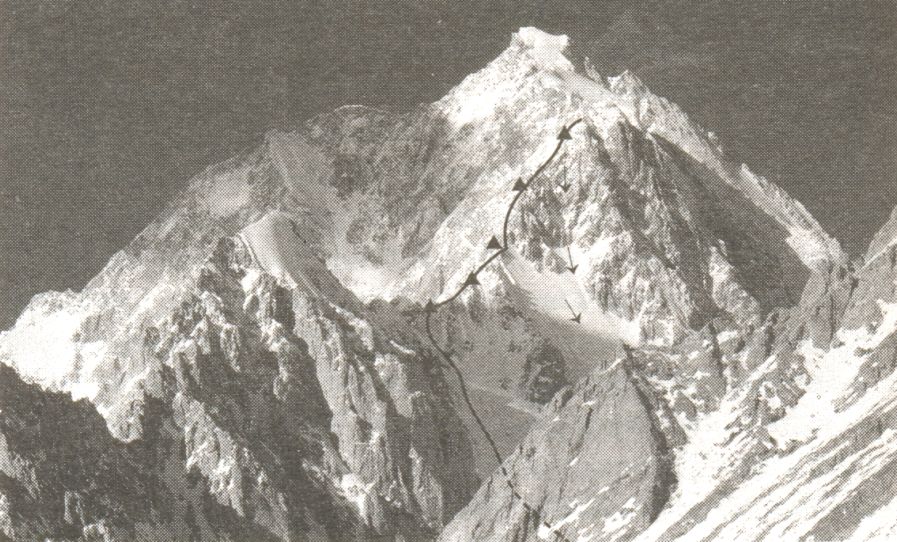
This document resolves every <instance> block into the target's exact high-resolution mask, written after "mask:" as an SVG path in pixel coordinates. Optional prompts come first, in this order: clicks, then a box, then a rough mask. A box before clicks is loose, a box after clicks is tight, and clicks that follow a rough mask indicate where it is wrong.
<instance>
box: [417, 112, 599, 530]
mask: <svg viewBox="0 0 897 542" xmlns="http://www.w3.org/2000/svg"><path fill="white" fill-rule="evenodd" d="M580 122H582V119H577V120H575V121H573V122H572V123H571V124H570V125H568V126H564V127H563V128H561V131H560V133H559V134H558V136H557V139H558V143H557V146H555V148H554V152H552V153H551V156H549V157H548V159H547V160H545V161H544V162H542V164H541V165H539V167H538V168H536V171H535V172H533V174H532V175H530V176H529V178H528V179H527V180H526V182H523V179H522V178H520V179H517V182H515V183H514V187H513V190H514V191H515V192H517V193H516V194H514V198H513V199H512V200H511V204H510V205H509V206H508V211H507V213H505V219H504V223H503V224H502V236H501V238H502V241H501V243H499V242H498V239H496V238H495V237H494V236H493V237H492V239H490V241H489V244H488V245H487V248H490V249H494V250H495V251H496V252H494V253H493V254H492V255H491V256H489V257H488V258H487V259H486V260H485V261H484V262H483V263H481V264H480V265H479V267H477V268H476V270H475V271H473V272H472V273H470V274H469V275H468V276H467V279H466V280H465V281H464V284H462V285H461V287H460V288H459V289H458V290H457V291H456V292H455V293H454V294H452V295H451V296H449V297H448V298H446V299H444V300H442V301H439V302H434V301H433V300H432V299H430V300H428V301H427V304H426V305H425V306H424V328H425V330H426V333H427V339H429V341H430V343H431V344H432V345H433V348H435V349H436V351H437V352H439V355H440V356H441V357H442V358H443V359H444V360H445V362H446V363H447V364H448V366H449V367H450V368H451V369H452V371H454V373H455V376H456V377H457V378H458V383H459V385H460V388H461V396H462V398H463V399H464V403H465V404H466V405H467V410H469V411H470V414H471V416H473V419H474V421H475V422H476V424H477V427H479V429H480V432H481V433H482V434H483V436H484V437H486V440H487V441H488V443H489V447H490V448H491V449H492V454H493V455H494V456H495V460H496V461H497V462H498V468H499V470H500V471H501V474H502V476H504V477H505V481H506V483H507V485H508V488H510V490H511V495H512V496H513V498H515V499H517V500H519V501H520V503H521V504H522V505H523V508H524V509H525V510H526V511H527V513H528V514H531V515H532V516H533V517H534V518H535V520H536V523H539V524H541V525H543V526H545V527H547V528H548V529H551V530H554V528H553V527H552V526H551V524H550V523H549V522H548V521H545V520H540V517H541V514H540V512H539V511H538V510H536V509H534V508H533V507H532V506H530V505H529V503H528V502H526V500H525V499H524V498H523V496H522V495H521V494H520V492H519V491H518V490H517V486H516V485H515V484H514V481H513V480H512V479H511V475H510V473H508V470H507V469H506V468H505V465H504V458H502V456H501V452H499V451H498V445H497V444H496V443H495V439H494V438H493V437H492V434H491V433H490V432H489V429H487V428H486V424H484V423H483V420H482V419H481V418H480V415H479V413H478V412H477V410H476V408H475V407H474V406H473V402H472V401H471V400H470V395H469V394H468V391H467V384H466V382H465V380H464V374H463V373H462V372H461V369H459V368H458V365H457V364H456V363H455V361H454V360H453V359H452V354H453V353H452V352H450V351H446V350H445V349H444V348H443V347H442V346H440V344H439V342H438V341H437V340H436V338H435V337H434V336H433V330H432V327H431V323H430V320H431V317H432V316H433V315H434V314H436V312H437V311H438V310H439V308H440V307H442V306H443V305H447V304H448V303H451V302H452V301H454V300H455V299H457V298H458V296H460V295H461V294H462V293H463V292H464V290H466V289H467V288H469V287H471V286H478V285H479V284H480V282H479V280H478V279H477V275H478V274H479V273H480V271H482V270H483V269H485V268H486V266H487V265H489V264H490V263H492V262H493V261H495V260H496V259H497V258H498V257H499V256H501V255H502V254H504V253H505V251H507V250H508V224H509V222H510V218H511V211H513V210H514V206H515V205H516V204H517V201H518V200H519V199H520V196H521V194H523V193H524V192H525V191H526V190H527V189H528V188H529V187H530V185H532V183H533V182H534V181H535V180H536V178H537V177H538V176H539V175H540V174H541V173H542V172H543V171H544V170H545V168H546V167H548V165H549V164H551V162H552V161H553V160H554V159H555V157H556V156H557V155H558V152H560V150H561V147H563V146H564V143H565V142H567V141H569V140H571V139H573V137H572V136H571V135H570V130H571V129H573V128H574V127H575V126H576V125H577V124H579V123H580ZM565 301H566V300H565ZM568 306H569V304H568ZM571 310H572V308H571ZM574 321H576V322H577V323H578V322H579V320H578V319H575V320H574ZM554 536H555V538H556V540H560V541H562V542H570V540H569V539H568V538H567V537H565V536H564V535H563V534H562V533H561V532H560V531H554Z"/></svg>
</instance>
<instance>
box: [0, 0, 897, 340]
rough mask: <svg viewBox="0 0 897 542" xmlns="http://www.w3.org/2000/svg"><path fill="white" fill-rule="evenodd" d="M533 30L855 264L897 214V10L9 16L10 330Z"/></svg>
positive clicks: (131, 8)
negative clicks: (357, 121)
mask: <svg viewBox="0 0 897 542" xmlns="http://www.w3.org/2000/svg"><path fill="white" fill-rule="evenodd" d="M524 25H533V26H538V27H540V28H542V29H544V30H547V31H552V32H563V33H567V34H569V35H570V36H571V37H572V38H573V39H574V40H575V44H576V50H575V51H574V52H575V54H576V55H583V54H585V55H588V56H589V57H590V58H591V60H592V61H593V63H594V64H596V65H597V66H598V67H599V68H600V69H602V70H603V71H604V72H605V73H608V74H615V73H616V72H618V71H620V70H621V69H623V68H626V67H628V68H630V69H633V70H634V71H635V72H636V73H637V74H639V75H640V76H641V77H642V78H643V79H644V80H645V81H646V82H647V83H648V85H649V86H651V88H652V89H653V90H654V91H655V92H656V93H658V94H661V95H664V96H667V97H669V98H671V99H672V100H673V101H675V102H678V103H679V104H680V105H681V106H682V107H683V108H684V109H685V110H686V111H687V112H689V114H690V115H691V116H692V117H693V118H695V119H696V120H698V121H699V122H700V123H701V124H703V125H704V126H705V127H706V128H708V129H710V130H713V131H715V132H717V133H718V134H719V136H720V138H721V139H722V142H723V144H724V146H725V147H726V149H727V151H728V152H729V153H730V154H731V155H732V156H733V157H734V158H736V159H737V160H741V161H746V162H748V163H749V165H750V166H751V168H752V169H753V170H755V171H756V172H759V173H761V174H764V175H766V176H768V177H769V178H770V179H772V180H773V181H775V182H777V183H779V184H780V185H782V186H783V187H784V188H786V189H787V190H788V191H789V192H790V193H791V194H792V195H794V196H795V197H797V198H798V199H799V200H801V201H802V202H803V203H804V204H805V205H806V206H807V207H808V208H809V209H810V211H811V212H812V213H813V214H814V215H815V216H816V217H817V218H818V219H819V221H820V222H821V223H822V224H823V226H825V227H826V228H827V229H828V230H829V231H830V232H831V233H832V234H834V235H835V236H837V237H838V238H839V239H840V240H841V241H842V243H843V244H844V245H845V247H846V248H847V249H848V250H849V251H850V252H851V253H852V254H854V255H857V254H859V253H861V252H862V250H863V249H864V248H865V245H866V243H868V240H869V237H870V236H871V234H872V232H874V231H875V230H876V229H877V228H878V226H879V225H880V224H881V223H882V222H883V221H884V219H885V217H886V215H887V213H888V211H889V210H890V209H891V208H892V207H893V206H894V205H895V204H897V179H895V171H897V127H895V126H897V125H895V115H897V79H895V78H897V75H895V74H897V40H895V29H897V7H895V3H894V2H893V1H887V2H873V1H858V2H840V1H839V2H808V1H803V0H792V1H787V2H764V1H752V2H731V1H728V2H727V1H717V2H683V1H664V2H660V1H648V0H644V1H635V2H632V1H626V2H623V1H620V0H614V1H605V2H600V1H576V0H566V1H563V2H561V1H552V0H539V1H533V0H525V1H514V2H511V1H507V0H498V1H496V0H492V1H487V2H466V1H460V2H447V1H426V0H418V1H414V2H410V1H405V2H377V3H375V2H362V1H356V0H352V1H349V0H336V1H297V2H288V1H286V0H259V1H245V2H240V3H237V2H230V1H222V0H217V1H215V2H209V1H206V0H197V1H195V2H189V1H183V0H179V1H173V2H150V1H146V0H141V1H139V2H137V1H132V0H124V1H122V0H107V1H91V2H69V1H63V0H58V1H52V2H40V1H35V0H25V1H8V0H0V328H3V327H7V326H9V325H11V323H12V322H13V320H14V318H15V316H16V315H17V314H18V313H19V312H20V311H21V309H22V307H23V306H24V305H25V303H27V300H28V299H29V298H30V297H31V296H32V295H33V294H35V293H37V292H41V291H45V290H48V289H65V288H75V289H78V288H81V287H82V286H83V285H84V284H85V282H86V281H87V280H88V279H89V278H90V277H92V276H93V275H95V274H96V273H97V272H98V271H99V270H100V269H101V268H102V266H103V264H104V263H105V262H106V261H107V260H108V258H109V257H110V256H111V255H112V254H113V253H114V252H115V251H116V250H118V249H119V248H121V247H122V246H124V245H125V244H126V243H127V242H128V241H129V240H130V239H131V238H133V237H134V236H135V235H136V234H137V232H139V231H140V230H141V229H142V228H143V227H144V226H145V225H146V224H147V223H148V222H149V221H150V220H151V219H152V218H153V217H154V216H155V215H156V214H157V213H158V212H159V211H160V210H161V208H162V205H163V204H164V203H165V202H166V201H167V200H168V199H169V198H170V197H171V196H172V194H173V193H174V192H175V191H177V190H178V189H180V188H181V187H183V186H184V185H185V183H186V181H187V179H188V178H189V177H190V176H191V175H193V174H195V173H196V172H198V171H200V170H202V169H203V168H204V167H205V166H206V165H208V164H211V163H214V162H217V161H220V160H223V159H225V158H228V157H229V156H231V155H232V154H234V153H235V152H237V151H239V150H240V149H243V148H245V147H247V146H250V145H253V144H256V143H257V142H259V141H260V139H261V135H262V134H263V133H264V131H265V130H266V129H268V128H271V127H290V126H294V125H296V124H298V123H299V122H301V121H302V120H303V119H305V118H307V117H309V116H310V115H313V114H315V113H317V112H321V111H326V110H330V109H333V108H335V107H338V106H340V105H343V104H347V103H360V104H368V105H375V106H378V107H382V108H391V109H397V110H402V109H405V108H408V107H409V106H411V105H414V104H416V103H420V102H428V101H433V100H435V99H437V98H439V97H440V96H441V95H443V94H444V93H445V92H446V91H447V90H448V89H450V88H451V87H452V86H454V85H455V84H457V83H458V82H459V81H460V80H461V78H463V76H464V75H466V74H467V73H470V72H472V71H474V70H476V69H478V68H480V67H482V66H483V65H485V64H486V63H487V62H488V61H489V60H491V59H492V58H493V57H495V56H496V55H497V54H498V53H499V52H500V51H501V50H502V49H504V48H505V47H506V46H507V44H508V41H509V38H510V34H511V32H513V31H514V30H516V29H517V28H518V27H520V26H524Z"/></svg>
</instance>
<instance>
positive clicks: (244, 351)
mask: <svg viewBox="0 0 897 542" xmlns="http://www.w3.org/2000/svg"><path fill="white" fill-rule="evenodd" d="M251 258H252V255H251V253H250V249H248V248H245V247H243V246H242V245H241V242H240V241H234V240H231V239H224V240H222V241H221V242H220V243H219V244H218V246H217V248H216V250H215V252H214V254H213V256H212V258H211V259H210V260H209V262H208V263H207V264H205V265H204V266H202V267H201V268H200V269H199V271H198V273H197V278H196V286H195V288H194V290H193V291H192V292H191V293H190V294H189V295H186V296H185V297H183V298H182V301H181V303H180V305H179V306H177V307H176V308H175V309H173V311H172V312H171V314H170V316H169V317H167V318H165V319H163V320H161V321H160V322H158V324H157V325H156V326H150V327H147V328H145V329H144V330H143V334H142V336H141V337H137V338H135V340H139V341H140V345H139V348H140V350H141V352H142V355H141V356H140V357H139V359H140V361H141V363H142V365H143V368H142V370H141V374H140V375H139V377H136V378H135V377H130V378H128V373H126V372H124V371H123V370H122V367H121V366H118V367H116V366H115V365H112V366H108V367H103V368H102V370H103V371H104V375H103V376H104V377H105V379H106V381H107V382H110V383H112V385H117V388H116V393H118V394H119V404H122V405H127V408H122V411H121V412H118V413H107V416H108V417H107V423H111V424H112V425H110V427H111V428H113V429H114V430H115V431H114V433H115V434H124V435H129V436H130V437H131V439H130V442H129V443H127V444H126V443H124V442H120V441H118V440H116V439H115V438H114V436H113V435H112V434H109V433H108V432H107V431H106V424H102V423H100V419H99V418H98V416H97V415H96V414H95V411H92V409H91V408H90V407H89V406H88V404H87V403H86V402H85V401H81V402H78V403H71V400H70V399H65V398H62V397H61V396H58V395H54V394H51V395H50V398H49V399H45V398H44V395H43V394H42V393H41V392H39V391H37V390H36V389H35V387H34V386H31V387H28V386H27V385H26V384H24V383H21V382H18V381H17V380H16V379H17V377H15V376H14V373H11V371H10V370H7V373H9V374H5V375H4V379H3V382H4V383H6V384H7V385H11V386H13V387H16V386H18V387H25V388H26V389H31V390H32V391H31V392H30V393H31V394H32V395H34V396H35V397H34V398H33V400H28V401H23V403H24V404H26V405H32V404H41V403H42V402H50V403H51V404H53V405H56V404H57V403H67V405H66V404H63V405H61V406H55V407H54V409H53V410H54V412H45V411H44V410H46V409H44V410H39V411H38V412H35V413H29V415H30V416H31V419H26V420H24V421H22V420H20V419H19V418H18V417H13V419H12V421H11V422H10V423H11V424H12V426H13V427H16V426H25V427H29V428H31V429H28V430H34V429H38V431H40V432H41V433H44V432H45V431H46V430H45V429H43V427H44V426H45V425H52V424H56V423H60V421H59V420H54V419H53V418H52V417H53V416H54V413H59V412H65V410H66V409H71V410H72V412H73V413H77V412H84V411H86V412H87V413H90V416H88V415H87V414H83V415H84V416H87V417H88V419H89V420H91V421H92V425H91V429H90V431H88V432H86V433H84V434H83V435H82V434H77V435H69V434H67V433H63V434H61V435H58V436H56V437H55V438H56V439H57V440H55V441H48V440H41V439H31V440H29V439H28V438H26V436H25V434H24V433H22V432H21V431H19V432H15V431H12V432H10V431H4V432H3V434H2V437H3V439H4V443H8V445H7V447H6V448H5V449H4V451H7V449H11V450H13V452H12V453H11V454H10V453H8V454H7V457H6V458H5V459H4V462H3V465H4V469H3V472H4V474H5V475H6V476H7V477H8V478H9V484H10V488H12V490H15V489H16V488H18V487H19V486H20V485H24V486H25V487H24V489H25V491H21V490H19V491H12V492H10V493H9V494H6V496H5V499H6V501H5V502H7V504H8V506H11V507H12V509H13V510H14V511H15V514H13V515H12V516H11V517H12V518H13V519H12V520H11V527H10V529H11V532H24V533H31V534H28V535H27V536H26V535H24V534H23V535H20V534H16V535H15V536H16V537H20V536H25V537H26V538H27V537H28V536H34V537H45V536H56V535H59V533H68V534H66V535H65V536H69V537H73V538H78V536H79V535H77V534H75V533H76V532H77V530H78V529H79V528H81V529H82V532H81V533H80V536H83V537H87V538H89V537H90V536H92V535H91V534H90V533H94V532H96V533H104V535H105V536H107V537H108V538H110V539H113V540H132V539H148V540H162V539H173V540H182V539H188V538H190V537H191V536H192V537H194V538H197V539H203V540H206V539H216V538H224V539H232V540H241V539H247V538H246V537H249V538H252V539H259V540H261V539H271V540H321V539H333V540H343V539H346V537H351V538H356V539H359V540H366V539H373V538H375V537H377V536H383V535H397V534H403V535H404V536H410V537H411V538H412V539H420V538H425V537H429V536H432V535H433V533H435V532H436V530H438V528H439V527H440V526H441V525H442V524H443V523H444V522H445V521H447V519H448V518H449V517H451V516H452V515H453V514H454V512H455V511H456V510H457V509H459V508H460V507H461V506H462V505H463V504H464V503H465V502H466V501H467V499H468V498H469V495H470V493H471V492H472V491H473V489H474V488H475V483H476V479H475V478H474V477H473V476H472V474H471V471H470V469H469V467H468V465H469V463H470V448H469V444H468V441H467V439H466V435H465V432H464V430H463V427H462V426H461V424H460V420H458V419H457V417H456V416H455V414H454V411H453V409H452V407H451V405H450V404H449V403H448V396H447V392H446V391H445V390H444V389H443V388H445V383H444V382H443V381H442V377H441V375H440V374H439V372H438V367H435V366H433V365H432V364H430V363H428V362H426V360H424V359H422V358H420V357H419V356H418V355H417V354H416V353H415V351H414V350H410V349H407V348H404V347H401V346H398V345H397V344H396V343H390V342H389V341H388V340H387V339H385V338H383V337H382V336H381V334H380V331H379V330H378V329H376V328H375V327H373V326H372V325H371V324H370V323H369V322H367V321H365V320H362V319H361V318H360V317H359V316H358V314H357V313H354V312H352V309H355V310H361V306H360V304H358V303H357V301H356V302H355V303H354V304H352V303H351V302H349V303H348V308H345V305H342V306H341V305H337V304H331V303H329V302H326V301H322V300H321V299H320V298H315V297H312V296H310V295H309V294H308V292H307V291H304V290H302V289H301V288H296V287H293V288H290V287H288V286H284V285H283V284H281V283H280V282H279V281H278V280H276V279H274V278H273V277H272V276H271V275H268V274H267V273H264V272H262V271H260V270H259V269H258V268H257V267H254V266H252V265H251V263H250V262H251ZM311 260H312V261H316V260H314V259H313V258H312V259H311ZM310 267H313V266H310ZM325 282H326V281H324V280H320V281H318V284H319V285H323V284H325ZM345 295H346V299H349V300H351V294H348V293H346V294H345ZM338 297H339V296H338V292H336V293H333V295H332V296H331V297H330V298H338ZM390 344H392V346H390ZM7 377H8V378H7ZM10 379H14V380H15V381H13V382H7V381H8V380H10ZM124 380H128V382H124V383H123V382H122V381H124ZM103 393H106V391H105V390H103ZM7 397H8V398H9V400H11V401H12V400H15V399H16V397H15V396H13V395H12V394H4V400H6V399H7ZM125 399H127V400H125ZM3 414H4V415H13V416H14V415H15V414H16V410H15V409H13V410H7V409H6V408H4V409H3ZM73 415H74V414H73ZM97 424H99V425H97ZM85 437H88V439H85ZM97 437H100V438H102V439H103V440H99V441H94V440H89V439H95V438H97ZM103 442H105V445H104V444H102V443H103ZM103 446H106V447H108V451H106V450H102V447H103ZM47 447H51V448H53V449H54V450H58V451H59V453H62V452H63V451H64V450H70V454H76V455H68V456H63V457H59V458H56V457H50V458H42V457H41V454H42V451H41V450H43V449H44V448H47ZM135 450H136V451H135ZM137 452H141V454H142V455H141V454H138V453H137ZM107 455H108V456H110V457H111V459H106V456H107ZM120 455H121V456H123V457H119V456H120ZM79 456H80V458H79V459H77V460H76V459H74V458H75V457H79ZM93 456H97V457H93ZM72 462H74V463H72ZM82 462H85V463H84V464H87V465H90V464H92V462H96V464H98V465H102V464H105V463H107V462H112V464H114V465H120V466H118V467H116V468H115V469H112V470H101V471H98V472H97V473H93V474H91V473H89V472H87V473H84V474H83V475H82V474H81V472H80V470H76V471H75V472H76V474H73V476H76V477H77V481H78V484H81V485H82V486H84V489H83V492H79V491H78V487H79V486H78V485H72V484H66V483H63V484H62V485H58V483H57V481H56V480H53V479H52V475H51V474H49V473H52V472H54V471H56V470H65V469H69V468H70V467H71V466H72V465H75V466H77V465H80V464H82ZM96 468H100V467H96ZM81 470H83V468H81ZM34 472H37V473H38V475H37V476H36V475H35V474H33V473H34ZM135 476H137V477H138V478H137V479H136V480H133V478H134V477H135ZM41 484H43V485H41ZM44 485H45V486H46V489H43V490H42V489H41V488H42V487H44ZM65 487H72V488H73V489H72V492H65V493H63V492H62V489H61V488H65ZM90 488H95V489H90ZM184 488H189V491H188V490H187V489H184ZM162 491H167V492H168V493H166V494H165V495H160V494H159V492H162ZM57 493H61V494H57ZM117 499H121V502H118V501H117ZM70 501H71V503H74V504H70ZM82 501H83V504H82ZM32 502H36V503H37V504H38V506H36V507H35V508H33V509H31V513H32V514H33V515H34V516H35V518H33V519H29V518H24V519H23V518H20V517H19V516H20V515H21V514H26V512H24V511H25V510H29V509H30V508H29V507H30V504H29V503H32ZM129 503H136V504H133V505H131V504H129ZM72 507H75V508H77V510H78V514H81V515H84V514H86V515H85V516H84V518H81V517H80V516H78V517H75V518H74V519H72V517H71V515H72V513H74V512H71V511H70V509H74V508H72ZM82 510H84V511H83V512H82ZM73 529H74V531H73ZM98 529H99V530H98ZM10 536H12V535H10Z"/></svg>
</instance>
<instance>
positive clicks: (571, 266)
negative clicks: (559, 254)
mask: <svg viewBox="0 0 897 542" xmlns="http://www.w3.org/2000/svg"><path fill="white" fill-rule="evenodd" d="M567 259H568V260H570V265H568V266H567V271H570V272H571V273H574V274H575V273H576V268H578V267H579V266H578V265H573V256H571V255H570V247H567Z"/></svg>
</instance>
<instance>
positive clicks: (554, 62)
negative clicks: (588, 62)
mask: <svg viewBox="0 0 897 542" xmlns="http://www.w3.org/2000/svg"><path fill="white" fill-rule="evenodd" d="M569 43H570V38H568V37H567V36H566V35H564V34H560V35H554V34H549V33H547V32H544V31H542V30H539V29H538V28H535V27H532V26H526V27H523V28H521V29H520V30H518V31H517V32H515V33H514V36H513V37H512V38H511V49H517V50H521V51H526V52H527V53H528V54H529V55H530V56H531V57H532V58H533V60H535V63H536V64H537V65H538V66H539V67H540V68H543V69H548V70H556V69H561V70H573V64H571V63H570V61H569V60H568V59H567V57H566V56H564V53H565V51H566V50H567V46H568V45H569Z"/></svg>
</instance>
